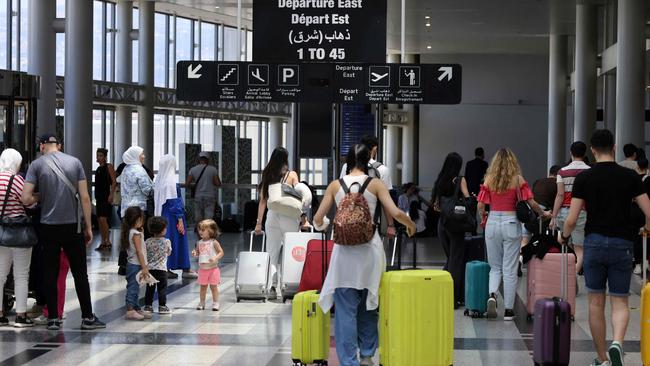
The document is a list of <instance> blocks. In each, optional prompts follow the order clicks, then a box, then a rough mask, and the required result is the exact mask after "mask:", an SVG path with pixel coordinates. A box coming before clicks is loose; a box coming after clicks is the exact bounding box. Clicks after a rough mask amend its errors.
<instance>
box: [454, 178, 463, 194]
mask: <svg viewBox="0 0 650 366" xmlns="http://www.w3.org/2000/svg"><path fill="white" fill-rule="evenodd" d="M462 179H463V176H462V175H459V176H457V177H456V184H455V187H454V199H455V198H458V193H460V181H461V180H462Z"/></svg>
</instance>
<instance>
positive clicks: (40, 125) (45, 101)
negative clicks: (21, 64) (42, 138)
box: [27, 0, 56, 135]
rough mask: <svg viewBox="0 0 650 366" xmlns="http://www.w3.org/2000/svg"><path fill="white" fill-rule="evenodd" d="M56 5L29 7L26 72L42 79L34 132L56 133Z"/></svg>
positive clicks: (44, 1)
mask: <svg viewBox="0 0 650 366" xmlns="http://www.w3.org/2000/svg"><path fill="white" fill-rule="evenodd" d="M55 18H56V1H55V0H41V1H38V5H37V4H36V2H32V3H31V4H30V6H29V19H30V22H29V57H28V65H27V72H28V73H30V74H33V75H38V76H40V77H41V95H40V98H39V99H38V101H37V104H36V106H37V107H36V130H37V134H38V135H41V134H43V133H46V132H55V130H56V122H55V118H54V116H55V115H56V62H52V60H55V59H56V33H55V32H54V29H53V27H52V23H53V22H54V19H55Z"/></svg>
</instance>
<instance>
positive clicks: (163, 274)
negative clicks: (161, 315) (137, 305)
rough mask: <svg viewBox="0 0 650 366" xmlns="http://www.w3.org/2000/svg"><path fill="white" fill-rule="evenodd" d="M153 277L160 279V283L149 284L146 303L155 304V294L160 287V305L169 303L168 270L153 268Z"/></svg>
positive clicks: (148, 304)
mask: <svg viewBox="0 0 650 366" xmlns="http://www.w3.org/2000/svg"><path fill="white" fill-rule="evenodd" d="M149 273H151V275H152V276H153V278H155V279H156V280H158V283H157V284H155V285H153V286H149V285H147V291H146V292H145V295H144V304H145V305H147V306H151V305H152V304H153V294H154V292H155V291H156V288H158V306H165V305H167V271H161V270H159V269H152V270H150V271H149Z"/></svg>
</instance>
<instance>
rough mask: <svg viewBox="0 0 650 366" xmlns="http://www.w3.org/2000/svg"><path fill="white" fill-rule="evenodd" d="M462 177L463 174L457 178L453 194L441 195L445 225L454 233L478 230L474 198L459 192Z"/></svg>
mask: <svg viewBox="0 0 650 366" xmlns="http://www.w3.org/2000/svg"><path fill="white" fill-rule="evenodd" d="M462 178H463V177H462V176H459V177H457V178H456V184H455V188H454V194H453V195H451V196H440V209H441V216H442V220H443V221H442V224H443V227H444V228H445V229H446V230H449V231H450V232H453V233H466V232H473V231H474V230H476V212H475V210H474V205H473V204H472V198H471V197H470V198H465V197H463V196H462V195H460V194H459V193H460V181H461V180H462Z"/></svg>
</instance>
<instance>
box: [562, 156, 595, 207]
mask: <svg viewBox="0 0 650 366" xmlns="http://www.w3.org/2000/svg"><path fill="white" fill-rule="evenodd" d="M589 168H590V166H589V165H587V164H585V162H584V161H580V160H576V161H572V162H571V164H569V165H567V166H565V167H564V168H562V169H560V171H559V172H558V173H557V182H558V183H564V200H563V201H562V207H569V206H571V197H572V196H573V195H572V192H573V182H574V181H575V179H576V177H577V176H578V174H580V173H582V172H583V171H585V170H587V169H589Z"/></svg>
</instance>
